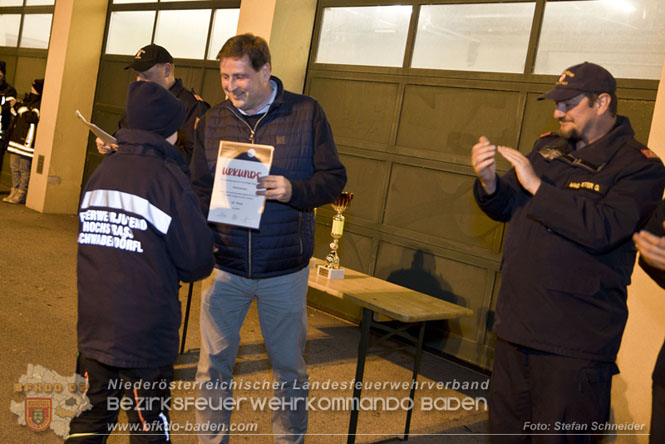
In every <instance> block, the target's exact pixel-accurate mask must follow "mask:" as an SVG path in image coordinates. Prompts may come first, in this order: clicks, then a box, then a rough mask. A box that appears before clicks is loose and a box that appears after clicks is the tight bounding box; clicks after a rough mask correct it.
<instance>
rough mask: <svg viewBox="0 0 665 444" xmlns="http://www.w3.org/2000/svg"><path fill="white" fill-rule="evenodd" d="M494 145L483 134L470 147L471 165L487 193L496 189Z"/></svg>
mask: <svg viewBox="0 0 665 444" xmlns="http://www.w3.org/2000/svg"><path fill="white" fill-rule="evenodd" d="M495 154H496V145H492V144H491V143H490V141H489V140H488V139H487V137H485V136H480V138H479V139H478V143H476V144H475V145H474V146H473V148H471V165H472V166H473V171H475V172H476V176H478V179H480V184H481V185H482V186H483V188H484V189H485V191H486V192H487V193H488V194H492V193H494V192H495V191H496V163H495V161H494V155H495Z"/></svg>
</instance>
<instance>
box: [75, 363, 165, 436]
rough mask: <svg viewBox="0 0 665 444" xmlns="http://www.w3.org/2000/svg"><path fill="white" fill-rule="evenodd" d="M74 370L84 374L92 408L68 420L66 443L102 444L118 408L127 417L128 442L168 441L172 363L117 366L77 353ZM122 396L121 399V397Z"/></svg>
mask: <svg viewBox="0 0 665 444" xmlns="http://www.w3.org/2000/svg"><path fill="white" fill-rule="evenodd" d="M77 364H78V365H77V367H78V370H77V373H78V374H80V375H82V376H84V377H85V378H86V384H87V389H86V396H87V397H88V402H89V404H91V405H92V408H90V409H87V410H86V409H85V408H86V405H83V406H81V410H83V411H82V412H81V413H80V414H79V415H78V416H76V417H75V418H73V419H72V421H71V423H70V424H69V435H68V436H67V438H66V439H65V442H66V443H67V444H103V443H105V442H106V439H107V438H108V436H109V434H111V432H113V430H114V428H115V426H116V422H117V420H118V413H119V412H120V409H121V408H122V409H123V410H125V411H126V413H127V417H128V418H129V424H128V428H127V429H123V430H122V431H121V430H118V433H125V434H126V433H130V438H129V442H130V444H153V443H154V444H163V443H169V442H171V441H170V438H169V433H170V431H169V425H170V422H169V412H168V411H169V408H170V397H171V391H170V388H169V385H170V383H171V381H172V380H173V366H171V365H169V366H166V367H161V368H137V369H129V368H119V367H112V366H108V365H105V364H102V363H101V362H98V361H95V360H93V359H87V358H85V357H84V356H79V360H78V363H77ZM123 397H124V399H123Z"/></svg>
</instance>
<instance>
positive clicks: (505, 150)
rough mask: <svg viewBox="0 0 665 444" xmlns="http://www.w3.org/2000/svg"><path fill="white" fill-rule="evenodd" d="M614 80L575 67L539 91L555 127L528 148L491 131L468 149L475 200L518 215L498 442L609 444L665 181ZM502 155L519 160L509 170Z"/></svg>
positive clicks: (509, 241) (497, 403)
mask: <svg viewBox="0 0 665 444" xmlns="http://www.w3.org/2000/svg"><path fill="white" fill-rule="evenodd" d="M616 87H617V82H616V79H615V78H614V77H613V76H612V74H611V73H610V72H609V71H607V69H605V68H603V67H602V66H599V65H597V64H595V63H589V62H584V63H580V64H577V65H574V66H571V67H569V68H567V69H566V70H564V71H563V73H561V75H560V76H559V78H558V80H557V81H556V84H555V85H554V87H553V88H552V89H551V90H549V91H547V92H546V93H544V94H543V95H541V96H540V97H539V98H538V99H539V100H543V99H548V100H551V101H552V103H553V105H554V114H553V117H554V119H556V120H557V121H558V123H559V127H560V129H559V132H558V133H547V134H543V135H542V136H540V138H538V139H537V140H536V142H535V144H534V146H533V149H532V151H531V152H530V153H528V154H526V155H524V154H522V153H521V152H520V151H518V150H515V149H513V148H509V147H506V146H501V145H498V143H497V142H500V141H494V142H490V141H489V140H488V139H487V138H486V137H480V139H479V141H478V143H477V144H476V145H474V146H473V148H472V149H471V164H472V166H473V169H474V171H475V173H476V176H477V180H476V182H475V184H474V188H473V192H474V196H475V199H476V202H477V203H478V206H479V207H480V208H481V209H482V210H483V211H484V212H485V213H486V214H487V215H488V216H489V217H490V218H492V219H494V220H496V221H500V222H509V224H508V227H507V231H506V238H505V242H504V246H503V259H502V262H501V286H500V289H499V294H498V297H497V303H496V312H495V322H494V332H495V333H496V336H497V340H496V347H495V350H494V363H493V369H492V379H491V382H490V393H489V404H488V407H489V429H490V434H491V442H492V443H514V442H530V441H531V439H532V438H531V437H530V435H532V434H543V436H539V437H537V438H533V441H534V442H548V443H571V442H575V443H583V442H584V443H589V442H600V441H601V440H602V436H601V434H602V433H605V432H606V431H608V430H610V429H609V428H606V427H605V425H606V424H608V423H609V421H610V405H611V403H610V401H611V399H610V398H611V390H612V376H613V375H615V374H617V373H618V372H619V369H618V367H617V365H616V358H617V352H618V351H619V346H620V344H621V337H622V335H623V331H624V328H625V326H626V320H627V318H628V308H627V305H626V297H627V286H628V284H629V283H630V276H631V274H632V272H633V267H634V264H635V245H634V244H633V242H632V239H631V237H632V235H633V233H634V232H635V231H638V230H639V229H640V228H641V227H643V226H644V224H645V223H646V222H647V218H648V217H649V214H650V213H651V212H652V211H653V209H654V208H655V207H656V205H657V204H658V203H659V202H660V200H661V198H662V195H663V189H664V188H665V167H664V166H663V163H662V162H661V160H660V159H659V158H658V156H657V155H656V154H654V153H653V151H651V150H650V149H649V148H647V147H646V146H645V145H643V144H641V143H640V142H638V141H637V140H636V139H635V133H634V131H633V128H632V127H631V124H630V121H629V120H628V118H627V117H625V116H621V115H618V114H617V110H618V108H617V105H618V99H617V94H616ZM497 152H498V153H499V154H500V155H501V156H502V157H504V158H505V159H506V160H508V161H509V162H510V163H511V165H512V166H513V169H512V170H510V171H509V172H507V173H505V174H503V175H501V176H499V175H497V166H496V162H495V157H496V154H497ZM594 430H595V431H594ZM592 434H595V436H591V435H592ZM520 435H521V436H520ZM544 435H549V436H544Z"/></svg>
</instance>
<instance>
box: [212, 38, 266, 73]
mask: <svg viewBox="0 0 665 444" xmlns="http://www.w3.org/2000/svg"><path fill="white" fill-rule="evenodd" d="M243 56H247V57H249V60H250V61H251V62H252V68H254V71H258V70H259V69H261V68H262V67H263V65H265V64H266V63H270V49H269V48H268V42H266V41H265V40H264V39H262V38H261V37H258V36H255V35H254V34H240V35H237V36H235V37H231V38H230V39H228V40H227V41H226V43H224V46H222V49H220V50H219V53H217V60H218V61H221V60H222V59H225V58H231V59H240V58H242V57H243Z"/></svg>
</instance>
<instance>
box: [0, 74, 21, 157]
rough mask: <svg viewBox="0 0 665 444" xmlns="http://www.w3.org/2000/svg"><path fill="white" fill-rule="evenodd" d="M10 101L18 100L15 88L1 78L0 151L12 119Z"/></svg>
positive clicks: (0, 153) (0, 152)
mask: <svg viewBox="0 0 665 444" xmlns="http://www.w3.org/2000/svg"><path fill="white" fill-rule="evenodd" d="M12 100H18V97H17V94H16V88H14V87H13V86H12V85H10V84H9V83H7V81H6V80H5V79H4V77H3V79H2V81H1V82H0V150H1V149H2V147H4V144H5V143H6V140H7V137H6V136H7V129H8V128H9V123H10V121H11V118H12V114H11V111H10V109H11V104H10V101H12ZM0 155H2V151H0ZM1 161H2V160H1V159H0V162H1Z"/></svg>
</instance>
